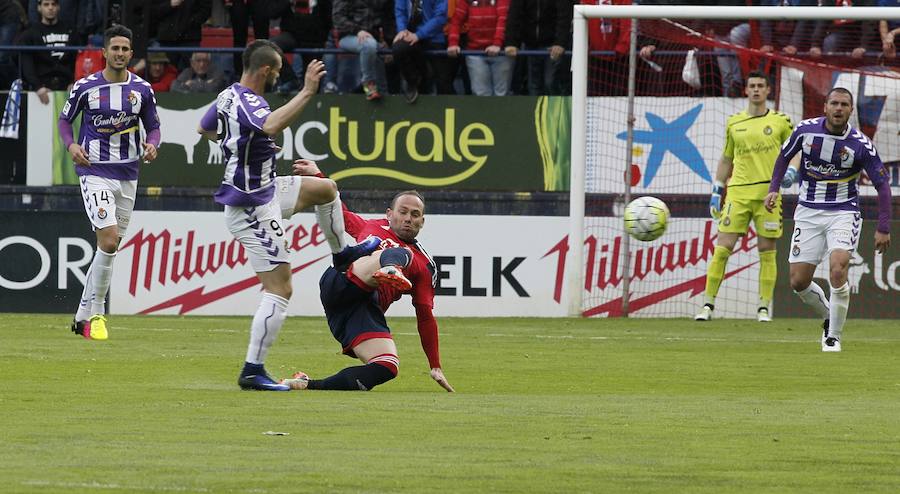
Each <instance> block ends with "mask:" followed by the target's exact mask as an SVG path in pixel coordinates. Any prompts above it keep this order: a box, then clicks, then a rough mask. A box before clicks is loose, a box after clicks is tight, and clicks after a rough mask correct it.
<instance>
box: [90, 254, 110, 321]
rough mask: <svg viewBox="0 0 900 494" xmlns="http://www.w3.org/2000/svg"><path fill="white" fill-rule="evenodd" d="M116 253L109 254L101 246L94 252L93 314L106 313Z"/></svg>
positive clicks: (92, 270) (92, 263)
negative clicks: (107, 293)
mask: <svg viewBox="0 0 900 494" xmlns="http://www.w3.org/2000/svg"><path fill="white" fill-rule="evenodd" d="M115 260H116V253H115V252H113V253H112V254H108V253H106V252H103V251H102V250H100V249H99V248H98V249H97V252H95V253H94V260H93V262H91V284H92V285H93V287H94V295H93V300H91V315H92V316H93V315H95V314H100V315H103V314H105V313H106V292H108V291H109V280H110V279H112V267H113V261H115Z"/></svg>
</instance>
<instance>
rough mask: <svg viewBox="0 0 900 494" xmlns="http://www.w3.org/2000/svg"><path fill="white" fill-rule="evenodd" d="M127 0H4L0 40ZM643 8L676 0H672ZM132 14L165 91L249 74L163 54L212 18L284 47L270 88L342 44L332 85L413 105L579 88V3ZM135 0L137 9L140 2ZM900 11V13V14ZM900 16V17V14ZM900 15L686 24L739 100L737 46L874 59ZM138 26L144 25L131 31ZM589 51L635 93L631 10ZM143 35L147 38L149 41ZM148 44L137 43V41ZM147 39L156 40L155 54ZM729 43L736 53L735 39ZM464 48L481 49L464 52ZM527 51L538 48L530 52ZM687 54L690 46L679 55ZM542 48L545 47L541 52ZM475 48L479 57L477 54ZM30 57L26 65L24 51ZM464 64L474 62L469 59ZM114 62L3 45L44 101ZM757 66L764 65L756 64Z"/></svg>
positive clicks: (304, 3)
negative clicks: (426, 98)
mask: <svg viewBox="0 0 900 494" xmlns="http://www.w3.org/2000/svg"><path fill="white" fill-rule="evenodd" d="M121 2H122V0H0V45H36V46H45V47H48V48H57V47H61V46H84V45H88V46H91V45H93V46H98V45H99V44H100V41H98V36H97V34H98V33H99V32H102V30H103V29H104V28H105V27H106V25H107V24H109V23H110V19H111V17H116V16H121V15H122V13H121V12H117V13H113V14H112V15H111V14H110V13H111V12H112V11H113V10H115V9H121V5H120V3H121ZM580 3H582V4H590V5H597V4H630V3H631V0H580ZM641 3H643V4H659V5H672V4H673V3H675V4H677V3H682V2H678V1H677V0H676V1H674V2H673V1H672V0H665V1H663V0H644V1H642V2H641ZM683 3H684V4H704V3H709V5H710V6H712V5H746V4H748V2H746V1H745V0H719V1H715V2H704V1H703V0H693V1H685V2H683ZM749 3H752V4H753V5H765V6H782V7H791V6H815V5H838V6H847V7H850V6H854V7H855V6H874V5H878V6H894V7H896V6H900V0H852V3H851V0H754V1H752V2H749ZM127 5H132V9H133V10H134V12H133V14H134V15H133V16H132V17H129V18H130V19H132V20H135V19H136V20H137V22H140V23H141V24H142V26H143V27H144V29H140V28H138V29H136V31H138V32H141V33H143V34H144V36H146V44H140V45H141V50H140V51H141V52H142V53H138V54H137V56H136V57H135V63H134V66H133V67H132V70H134V71H135V72H137V73H140V74H141V75H142V76H143V77H145V78H146V79H147V80H149V81H150V82H151V83H152V84H153V87H154V89H155V90H157V91H169V90H171V91H178V92H216V91H219V90H221V89H222V88H224V87H225V86H227V85H228V84H229V83H230V82H233V81H235V80H236V77H237V75H238V74H240V53H235V54H234V55H233V56H232V55H228V54H224V55H223V54H211V53H209V52H207V51H197V52H193V53H191V52H190V51H179V50H174V51H159V50H161V49H163V50H164V49H165V48H168V47H173V48H174V47H201V46H203V42H204V33H205V32H207V30H208V29H209V28H210V27H211V26H217V27H219V30H221V28H222V27H226V26H230V27H231V41H232V43H233V45H232V46H234V47H243V46H245V45H246V43H247V41H248V38H250V37H251V31H252V37H254V38H268V37H269V36H270V35H272V41H273V42H275V43H276V44H277V45H278V46H280V47H281V48H282V49H283V50H284V52H285V53H286V57H285V60H284V64H283V67H282V72H281V74H280V77H279V84H278V85H277V86H276V87H273V88H271V89H272V90H278V91H281V92H291V91H296V90H299V89H300V86H301V84H302V81H303V69H304V67H305V65H306V64H307V63H308V62H309V61H310V60H311V59H312V58H320V57H322V56H323V55H321V54H310V53H295V52H294V50H297V49H309V48H336V49H339V50H341V51H342V52H346V54H337V55H335V54H329V55H324V59H325V62H326V66H327V70H328V76H327V78H326V80H325V81H324V84H323V85H322V87H323V90H324V91H325V92H342V93H343V92H354V91H357V92H361V93H364V94H365V95H366V98H367V99H369V100H377V99H379V98H381V97H382V95H383V94H402V95H404V96H405V97H406V100H407V101H408V102H410V103H413V102H415V101H416V99H417V98H418V95H419V94H420V93H426V94H429V93H437V94H475V95H479V96H490V95H494V96H502V95H507V94H530V95H544V94H551V95H563V94H569V93H570V91H571V76H570V70H569V63H570V57H569V56H568V55H567V52H568V50H571V45H572V33H571V31H572V29H571V25H572V24H571V19H572V8H573V1H572V0H365V1H363V0H148V1H147V2H130V3H127ZM135 5H137V7H135ZM898 12H900V11H898ZM898 18H900V16H898ZM898 18H894V19H889V20H884V21H880V22H879V21H862V22H860V21H857V22H854V21H845V20H837V21H812V20H801V21H759V22H756V23H750V22H746V21H744V22H741V21H735V22H732V23H722V22H715V23H712V22H687V24H688V25H689V26H690V27H691V29H693V30H694V31H696V32H700V33H702V34H703V35H706V36H708V37H709V38H711V39H715V40H717V41H719V42H722V43H725V44H723V45H720V46H719V47H716V48H713V49H711V51H712V53H713V56H710V57H706V59H705V60H706V64H705V65H704V71H705V72H706V73H707V75H709V74H712V78H714V80H715V81H716V82H715V83H714V84H711V86H714V87H713V88H712V89H711V90H710V88H709V87H707V88H706V90H708V91H709V94H710V95H726V96H732V97H739V96H741V94H742V91H743V88H742V87H741V84H742V82H741V81H743V79H744V77H743V75H742V74H743V72H746V71H747V70H748V68H747V67H746V66H742V64H741V57H740V56H736V53H735V52H734V47H748V48H754V49H757V50H759V51H760V52H763V53H782V54H784V55H789V56H799V57H806V58H808V59H813V60H817V59H821V58H822V57H823V56H826V55H828V56H830V55H832V54H836V53H842V54H845V55H846V56H847V57H848V58H852V59H859V60H862V59H864V58H866V57H868V58H873V57H877V58H879V59H881V60H883V61H891V60H893V59H895V58H896V48H895V43H894V38H895V36H896V35H898V34H900V20H898ZM132 27H134V26H132ZM588 28H589V33H590V49H591V50H593V51H595V52H599V53H595V54H594V55H593V56H592V57H591V61H590V77H589V92H590V94H600V95H622V94H624V92H625V89H626V88H625V81H626V78H624V77H623V74H625V73H626V68H627V50H628V35H629V30H630V21H629V20H627V19H592V20H590V21H589V27H588ZM142 39H143V38H142ZM639 43H640V47H639V48H640V57H641V59H643V61H644V62H645V63H642V64H641V65H640V67H639V71H638V79H639V81H646V84H643V83H642V88H641V90H642V91H644V94H666V91H670V89H664V88H659V90H658V92H657V91H655V90H654V88H653V85H654V81H656V83H660V81H661V80H663V79H664V78H663V77H661V76H660V72H664V71H665V72H668V73H680V72H681V69H682V66H683V64H684V56H683V55H681V56H680V57H678V56H671V55H659V54H660V53H671V52H673V51H675V52H679V53H680V52H681V51H683V50H684V49H685V48H687V47H685V46H679V45H678V44H677V43H672V42H671V41H668V42H667V41H660V40H656V39H654V38H652V37H650V36H648V35H647V34H646V33H643V34H642V36H641V37H640V40H639ZM137 45H139V43H136V48H137ZM146 47H149V48H150V50H149V51H148V50H147V49H146ZM729 47H730V48H729ZM463 50H465V51H468V52H469V53H468V54H466V55H465V56H462V52H463ZM522 50H528V51H529V53H532V55H529V56H524V55H522V54H521V51H522ZM679 50H681V51H679ZM535 51H538V52H540V53H541V54H542V55H541V56H535V55H533V53H534V52H535ZM471 52H478V54H477V55H475V54H471ZM17 57H18V60H17ZM460 61H462V62H463V63H460ZM100 63H102V58H99V57H97V56H96V54H92V53H76V52H73V51H64V50H50V49H48V50H47V51H24V52H21V53H12V52H9V51H0V84H3V85H5V86H8V84H9V82H11V80H12V79H14V78H17V77H21V78H22V79H23V81H24V83H25V89H27V90H32V91H36V92H38V94H39V95H41V96H42V98H41V99H42V101H44V100H45V95H46V93H47V92H48V91H51V90H64V89H66V88H67V87H70V86H71V84H72V82H73V81H74V80H76V79H77V77H78V76H79V75H83V74H86V73H91V72H92V71H96V70H99V69H100V68H102V67H100V66H99V64H100ZM755 68H758V67H752V69H755Z"/></svg>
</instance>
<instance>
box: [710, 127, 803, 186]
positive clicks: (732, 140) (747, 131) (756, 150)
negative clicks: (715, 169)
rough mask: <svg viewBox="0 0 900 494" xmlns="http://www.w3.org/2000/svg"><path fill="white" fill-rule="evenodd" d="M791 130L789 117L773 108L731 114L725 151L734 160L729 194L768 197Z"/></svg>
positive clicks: (725, 154) (724, 153) (726, 155)
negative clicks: (783, 146)
mask: <svg viewBox="0 0 900 494" xmlns="http://www.w3.org/2000/svg"><path fill="white" fill-rule="evenodd" d="M791 130H793V125H792V124H791V119H790V117H788V116H787V115H785V114H784V113H781V112H777V111H774V110H767V111H766V113H765V114H764V115H759V116H752V115H749V114H748V113H747V112H746V111H741V112H738V113H735V114H734V115H732V116H730V117H728V124H727V128H726V130H725V151H724V152H723V153H722V154H723V155H724V156H725V157H727V158H730V159H731V160H732V162H733V163H734V168H733V170H732V172H731V179H730V180H729V181H728V195H729V196H730V197H732V198H736V199H750V200H762V199H763V198H764V197H766V193H768V191H769V182H770V181H771V180H772V170H773V169H774V168H775V159H776V158H778V152H779V151H780V150H781V145H782V143H784V141H786V140H787V138H788V137H789V136H790V135H791Z"/></svg>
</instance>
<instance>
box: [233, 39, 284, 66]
mask: <svg viewBox="0 0 900 494" xmlns="http://www.w3.org/2000/svg"><path fill="white" fill-rule="evenodd" d="M281 55H282V51H281V48H279V47H278V45H276V44H275V43H272V42H271V41H269V40H267V39H258V40H256V41H254V42H252V43H250V44H249V45H247V48H246V49H244V54H243V55H242V56H241V59H242V61H243V63H244V71H245V72H256V71H257V70H259V69H261V68H263V67H266V66H268V67H277V66H278V62H279V60H281Z"/></svg>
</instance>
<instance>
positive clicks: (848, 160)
mask: <svg viewBox="0 0 900 494" xmlns="http://www.w3.org/2000/svg"><path fill="white" fill-rule="evenodd" d="M800 151H802V153H803V154H802V155H801V162H800V195H799V197H798V199H799V202H800V204H802V205H804V206H806V207H808V208H813V209H831V210H847V211H859V200H858V195H859V190H858V187H859V185H858V184H859V175H860V173H861V172H862V170H866V173H867V174H868V176H869V178H870V179H871V180H872V183H873V185H875V186H876V187H878V186H880V185H881V184H882V182H884V181H885V180H887V179H888V173H887V170H886V169H885V168H884V164H883V163H882V162H881V158H880V157H879V156H878V151H877V150H876V149H875V145H874V144H872V141H870V140H869V138H868V137H866V136H865V134H863V133H862V132H860V131H859V130H858V129H855V128H853V127H851V126H849V125H848V126H847V130H846V131H845V132H844V133H843V134H842V135H834V134H829V133H828V130H827V129H826V128H825V117H819V118H811V119H808V120H803V121H802V122H800V123H799V124H798V125H797V128H796V129H794V132H793V133H792V134H791V137H790V138H788V140H787V141H785V143H784V145H783V146H782V148H781V154H780V156H779V157H778V159H779V160H786V161H790V159H791V158H793V157H794V155H795V154H797V152H800ZM770 191H771V188H770Z"/></svg>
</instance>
